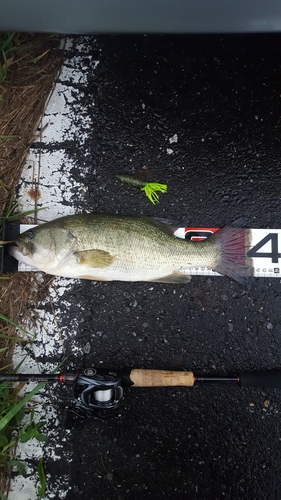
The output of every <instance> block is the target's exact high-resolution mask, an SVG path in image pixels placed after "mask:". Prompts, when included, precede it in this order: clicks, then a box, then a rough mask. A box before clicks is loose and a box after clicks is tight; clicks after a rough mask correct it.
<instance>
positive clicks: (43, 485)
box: [38, 458, 46, 498]
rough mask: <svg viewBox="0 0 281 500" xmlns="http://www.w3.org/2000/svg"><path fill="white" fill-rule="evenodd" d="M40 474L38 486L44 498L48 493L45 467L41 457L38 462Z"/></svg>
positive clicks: (40, 494) (40, 495)
mask: <svg viewBox="0 0 281 500" xmlns="http://www.w3.org/2000/svg"><path fill="white" fill-rule="evenodd" d="M38 476H39V483H40V484H39V486H38V495H39V497H40V498H44V497H45V495H46V476H45V472H44V468H43V460H42V458H39V462H38Z"/></svg>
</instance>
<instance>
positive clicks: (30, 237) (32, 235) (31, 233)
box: [26, 231, 34, 240]
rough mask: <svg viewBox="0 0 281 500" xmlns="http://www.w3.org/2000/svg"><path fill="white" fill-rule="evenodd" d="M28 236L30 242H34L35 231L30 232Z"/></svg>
mask: <svg viewBox="0 0 281 500" xmlns="http://www.w3.org/2000/svg"><path fill="white" fill-rule="evenodd" d="M26 236H27V238H28V239H29V240H32V238H34V232H33V231H28V233H27V235H26Z"/></svg>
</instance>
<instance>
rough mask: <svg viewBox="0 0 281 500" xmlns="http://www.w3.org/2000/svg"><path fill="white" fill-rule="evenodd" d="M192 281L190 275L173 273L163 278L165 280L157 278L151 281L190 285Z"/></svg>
mask: <svg viewBox="0 0 281 500" xmlns="http://www.w3.org/2000/svg"><path fill="white" fill-rule="evenodd" d="M190 280H191V276H190V274H182V273H173V274H169V275H168V276H163V278H157V279H155V280H149V281H151V282H152V283H189V282H190Z"/></svg>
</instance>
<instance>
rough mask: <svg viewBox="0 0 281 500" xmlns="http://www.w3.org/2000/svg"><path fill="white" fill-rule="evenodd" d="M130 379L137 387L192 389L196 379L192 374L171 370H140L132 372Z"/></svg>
mask: <svg viewBox="0 0 281 500" xmlns="http://www.w3.org/2000/svg"><path fill="white" fill-rule="evenodd" d="M130 379H131V381H132V383H133V385H135V386H136V387H168V386H186V387H192V386H193V385H194V382H195V377H194V374H193V373H192V372H177V371H169V370H138V369H133V370H131V372H130Z"/></svg>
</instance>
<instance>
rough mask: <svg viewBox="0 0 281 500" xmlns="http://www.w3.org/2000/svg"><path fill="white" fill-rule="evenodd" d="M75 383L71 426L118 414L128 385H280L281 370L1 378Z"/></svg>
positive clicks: (67, 411)
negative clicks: (76, 421)
mask: <svg viewBox="0 0 281 500" xmlns="http://www.w3.org/2000/svg"><path fill="white" fill-rule="evenodd" d="M4 381H7V382H48V383H50V382H59V383H73V389H74V400H75V401H74V406H73V407H71V406H70V407H68V406H67V407H65V408H64V411H63V426H64V427H67V428H71V427H72V424H73V422H72V421H71V419H70V417H71V416H74V417H75V416H76V417H81V418H82V419H83V420H85V419H87V418H100V419H105V418H107V417H115V418H116V419H120V417H121V415H120V413H116V410H118V408H119V406H120V403H121V401H122V400H123V398H124V389H125V388H129V387H193V386H194V385H195V384H199V383H230V384H231V383H232V384H236V385H239V386H240V387H268V388H276V389H281V370H271V371H265V372H246V373H242V374H240V375H236V376H228V377H225V376H210V375H207V376H197V375H195V374H194V373H193V372H191V371H171V370H150V369H131V370H129V369H127V370H122V371H120V372H118V371H113V370H107V369H103V368H98V369H95V368H87V369H86V370H84V371H83V372H81V373H79V372H78V371H77V372H66V373H56V374H50V373H41V374H28V373H23V374H22V373H15V374H5V375H0V382H4Z"/></svg>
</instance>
